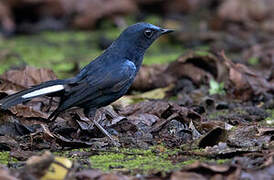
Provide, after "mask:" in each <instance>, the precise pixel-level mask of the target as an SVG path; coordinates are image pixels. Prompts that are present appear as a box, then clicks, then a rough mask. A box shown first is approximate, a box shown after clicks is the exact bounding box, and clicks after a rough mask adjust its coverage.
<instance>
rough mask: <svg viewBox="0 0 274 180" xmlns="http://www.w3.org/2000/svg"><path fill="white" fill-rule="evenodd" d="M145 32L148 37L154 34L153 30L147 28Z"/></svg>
mask: <svg viewBox="0 0 274 180" xmlns="http://www.w3.org/2000/svg"><path fill="white" fill-rule="evenodd" d="M144 34H145V36H146V37H147V38H151V36H152V34H153V31H152V30H151V29H146V30H145V31H144Z"/></svg>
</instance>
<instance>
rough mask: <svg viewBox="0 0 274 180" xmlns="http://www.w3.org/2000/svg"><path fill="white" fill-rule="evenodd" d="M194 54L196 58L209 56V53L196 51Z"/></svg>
mask: <svg viewBox="0 0 274 180" xmlns="http://www.w3.org/2000/svg"><path fill="white" fill-rule="evenodd" d="M195 54H196V55H197V56H207V55H209V52H207V51H203V50H197V51H195Z"/></svg>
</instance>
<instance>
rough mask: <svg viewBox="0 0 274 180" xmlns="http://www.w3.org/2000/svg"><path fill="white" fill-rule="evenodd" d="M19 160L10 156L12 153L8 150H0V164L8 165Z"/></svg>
mask: <svg viewBox="0 0 274 180" xmlns="http://www.w3.org/2000/svg"><path fill="white" fill-rule="evenodd" d="M17 161H18V160H17V159H15V158H13V157H10V153H9V152H8V151H1V152H0V164H3V165H7V164H9V163H14V162H17Z"/></svg>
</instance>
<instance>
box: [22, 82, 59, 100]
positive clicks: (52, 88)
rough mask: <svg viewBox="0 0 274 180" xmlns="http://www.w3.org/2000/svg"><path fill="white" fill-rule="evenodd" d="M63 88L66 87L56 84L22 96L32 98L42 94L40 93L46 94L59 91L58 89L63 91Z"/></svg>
mask: <svg viewBox="0 0 274 180" xmlns="http://www.w3.org/2000/svg"><path fill="white" fill-rule="evenodd" d="M63 89H64V86H63V85H54V86H50V87H46V88H42V89H38V90H36V91H33V92H30V93H28V94H25V95H23V96H22V98H24V99H26V98H32V97H36V96H40V95H44V94H49V93H54V92H58V91H61V90H63Z"/></svg>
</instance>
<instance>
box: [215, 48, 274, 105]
mask: <svg viewBox="0 0 274 180" xmlns="http://www.w3.org/2000/svg"><path fill="white" fill-rule="evenodd" d="M218 55H219V58H220V60H222V61H223V62H224V64H225V66H226V67H227V69H228V71H229V74H228V77H229V82H226V83H227V84H226V85H227V87H228V88H227V89H229V90H230V94H231V95H232V96H234V97H235V98H238V99H242V100H248V99H250V97H251V96H253V95H259V94H263V93H266V92H270V91H272V92H273V91H274V84H273V83H269V82H268V81H267V80H266V79H265V78H264V77H263V76H261V75H260V74H259V73H256V72H254V71H252V70H251V69H249V68H248V67H247V66H245V65H243V64H234V63H233V62H232V61H231V60H230V59H229V58H227V57H226V56H225V54H224V52H221V53H219V54H218Z"/></svg>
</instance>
